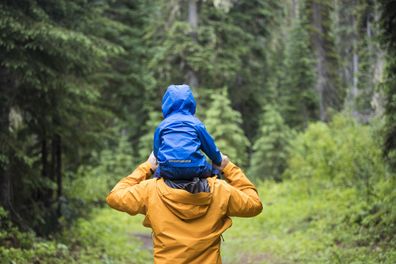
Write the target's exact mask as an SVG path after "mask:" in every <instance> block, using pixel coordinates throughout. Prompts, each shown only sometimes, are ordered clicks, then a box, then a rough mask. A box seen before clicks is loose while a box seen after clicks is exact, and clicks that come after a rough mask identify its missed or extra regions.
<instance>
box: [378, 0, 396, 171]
mask: <svg viewBox="0 0 396 264" xmlns="http://www.w3.org/2000/svg"><path fill="white" fill-rule="evenodd" d="M381 11H382V25H383V28H384V31H383V44H384V46H385V48H386V51H387V53H388V56H387V60H388V61H387V69H386V79H385V82H384V87H385V96H386V105H385V120H386V127H385V130H386V134H385V144H384V151H385V155H386V157H387V158H388V160H389V162H390V164H391V166H392V168H393V169H394V170H396V1H395V0H392V1H385V0H383V1H381Z"/></svg>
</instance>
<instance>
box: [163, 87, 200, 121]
mask: <svg viewBox="0 0 396 264" xmlns="http://www.w3.org/2000/svg"><path fill="white" fill-rule="evenodd" d="M195 109H196V102H195V99H194V96H193V94H192V91H191V89H190V86H188V85H186V84H182V85H174V84H172V85H170V86H169V87H168V89H166V92H165V94H164V97H163V98H162V114H163V116H164V118H165V117H167V116H169V115H170V114H172V113H184V114H191V115H194V114H195Z"/></svg>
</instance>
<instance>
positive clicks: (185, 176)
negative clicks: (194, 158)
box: [154, 162, 219, 180]
mask: <svg viewBox="0 0 396 264" xmlns="http://www.w3.org/2000/svg"><path fill="white" fill-rule="evenodd" d="M218 173H219V171H218V170H216V169H214V168H213V166H212V164H210V163H208V162H205V165H204V166H199V167H171V166H169V165H168V166H161V165H159V166H158V168H157V169H156V170H155V172H154V177H155V178H161V177H162V178H166V179H171V180H190V179H191V180H192V179H193V178H194V177H199V178H206V177H211V176H213V175H215V174H218Z"/></svg>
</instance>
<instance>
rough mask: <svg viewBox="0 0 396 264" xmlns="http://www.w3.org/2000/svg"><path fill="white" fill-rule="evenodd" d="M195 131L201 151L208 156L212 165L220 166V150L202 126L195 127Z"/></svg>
mask: <svg viewBox="0 0 396 264" xmlns="http://www.w3.org/2000/svg"><path fill="white" fill-rule="evenodd" d="M196 129H197V132H198V137H199V140H200V141H201V149H202V150H203V152H205V154H206V155H208V157H209V158H210V159H211V160H212V161H213V163H214V164H216V165H219V166H220V164H221V160H222V158H221V154H220V150H219V149H218V148H217V146H216V144H215V142H214V140H213V138H212V136H211V135H209V133H208V131H207V130H206V128H205V126H204V125H203V124H199V125H197V126H196Z"/></svg>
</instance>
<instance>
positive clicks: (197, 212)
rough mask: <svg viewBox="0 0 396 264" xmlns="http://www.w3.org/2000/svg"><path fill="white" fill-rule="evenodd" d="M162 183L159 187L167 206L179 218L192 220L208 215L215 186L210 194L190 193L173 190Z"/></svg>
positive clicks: (211, 188) (211, 187)
mask: <svg viewBox="0 0 396 264" xmlns="http://www.w3.org/2000/svg"><path fill="white" fill-rule="evenodd" d="M161 181H162V182H161V183H160V184H158V185H157V188H158V189H159V194H160V197H161V199H162V201H163V202H164V204H165V206H166V207H167V208H168V209H169V210H170V211H171V212H172V213H173V214H174V215H176V216H177V217H179V218H180V219H183V220H192V219H196V218H199V217H201V216H203V215H205V214H206V212H207V211H208V208H209V205H210V204H211V201H212V195H213V186H210V190H211V191H210V192H200V193H195V194H192V193H189V192H188V191H186V190H180V189H173V188H171V187H169V186H168V185H166V183H165V182H164V181H163V180H161Z"/></svg>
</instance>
